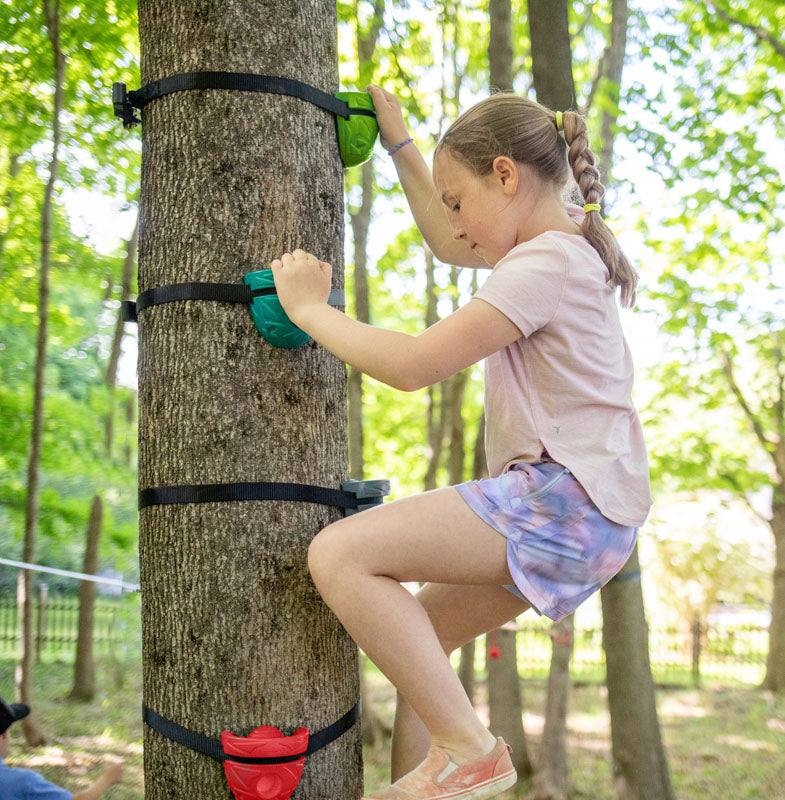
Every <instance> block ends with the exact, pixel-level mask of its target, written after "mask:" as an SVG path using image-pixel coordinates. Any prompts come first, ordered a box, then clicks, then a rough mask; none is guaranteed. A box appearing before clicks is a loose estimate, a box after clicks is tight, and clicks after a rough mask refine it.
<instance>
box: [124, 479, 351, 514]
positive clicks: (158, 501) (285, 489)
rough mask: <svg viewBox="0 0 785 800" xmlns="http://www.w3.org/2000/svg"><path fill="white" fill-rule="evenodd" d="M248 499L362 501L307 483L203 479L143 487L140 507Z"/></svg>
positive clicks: (346, 503)
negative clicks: (201, 480)
mask: <svg viewBox="0 0 785 800" xmlns="http://www.w3.org/2000/svg"><path fill="white" fill-rule="evenodd" d="M244 500H283V501H290V502H300V503H317V504H319V505H325V506H338V507H339V508H358V507H359V506H360V505H361V503H360V500H359V498H358V497H357V495H356V494H355V493H354V492H344V491H340V490H339V489H327V488H324V487H322V486H310V485H308V484H305V483H203V484H193V485H187V486H154V487H151V488H149V489H141V490H140V491H139V510H140V511H141V510H142V509H143V508H148V507H149V506H165V505H173V504H180V503H232V502H238V501H244Z"/></svg>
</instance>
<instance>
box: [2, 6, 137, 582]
mask: <svg viewBox="0 0 785 800" xmlns="http://www.w3.org/2000/svg"><path fill="white" fill-rule="evenodd" d="M0 31H2V33H3V37H2V39H3V44H2V45H0V46H1V47H2V48H3V52H4V57H3V60H2V65H1V66H0V70H2V77H3V80H2V81H0V103H2V106H3V114H2V117H0V275H1V276H2V280H0V308H2V315H0V418H2V419H3V421H4V424H3V425H2V426H1V427H0V521H2V524H3V534H2V540H1V541H0V543H1V544H2V550H3V553H4V554H5V555H8V556H12V557H13V556H18V555H20V552H21V551H20V543H21V539H22V532H23V528H24V516H25V509H24V492H25V486H26V476H27V458H28V455H27V451H28V447H29V441H30V433H31V432H30V419H31V410H32V385H33V370H34V366H35V359H36V336H37V328H38V291H39V286H38V275H39V262H40V248H41V244H40V238H41V234H40V225H41V205H42V202H43V195H44V183H45V181H46V178H47V170H48V164H49V160H50V158H51V147H52V145H51V141H52V94H53V86H54V66H53V65H54V60H53V54H52V49H51V45H50V42H49V38H48V35H47V31H46V27H45V20H44V17H43V12H42V10H41V6H40V4H38V3H32V2H20V3H14V4H13V6H12V5H11V4H2V5H0ZM60 36H61V46H62V50H63V53H64V57H65V62H66V72H65V87H64V88H65V91H64V112H63V117H62V123H63V125H62V127H63V131H62V136H63V144H62V148H61V153H60V161H61V169H60V173H59V180H58V182H57V183H56V186H55V190H56V197H55V202H56V205H55V208H54V219H53V230H52V269H51V279H50V284H51V285H50V297H49V304H48V310H49V326H48V343H47V361H46V369H45V379H44V380H45V399H44V408H45V423H44V434H43V436H44V438H43V452H42V459H41V496H40V514H39V530H40V536H39V543H38V548H37V557H38V558H39V559H40V560H41V561H42V562H43V563H51V564H53V565H57V566H59V567H64V568H67V569H77V570H79V569H81V558H82V550H83V547H84V536H85V530H86V526H87V518H88V514H89V508H90V503H91V501H92V497H93V495H94V494H95V493H96V492H101V493H102V494H103V495H104V496H105V499H106V504H105V515H104V530H105V531H107V532H108V535H107V536H105V537H104V541H103V544H102V551H101V556H102V566H117V567H119V568H120V569H123V570H124V571H128V570H131V571H132V572H133V573H135V572H136V569H137V568H136V563H135V562H136V558H135V555H134V551H135V528H136V520H135V513H134V497H133V494H134V491H133V487H134V485H135V479H134V475H133V471H132V469H131V466H130V465H128V464H127V463H126V461H125V458H122V459H121V458H119V457H118V455H119V454H117V452H116V455H115V457H113V458H107V456H106V453H105V443H104V433H103V428H104V418H105V416H106V415H107V413H109V411H110V408H111V406H110V399H111V393H110V389H109V387H107V385H106V383H105V378H104V375H105V371H106V362H107V358H108V354H109V345H110V342H111V337H112V335H113V331H114V326H115V321H116V319H117V313H118V312H117V305H118V304H117V303H116V301H113V300H112V298H111V296H110V297H109V299H108V300H107V299H106V297H105V295H106V290H107V281H112V282H113V283H116V282H117V280H118V278H119V275H120V269H121V264H122V257H121V256H117V255H112V256H107V255H103V254H101V253H99V252H97V251H96V250H95V248H94V247H93V246H92V245H91V244H90V243H89V242H88V241H87V240H86V239H85V238H83V237H81V236H79V235H77V234H75V233H74V232H73V231H72V230H71V223H70V220H69V219H68V217H67V215H66V213H65V210H64V207H63V204H62V197H63V195H64V194H65V193H67V192H69V191H70V190H73V189H76V188H80V187H87V188H89V189H91V190H93V191H99V192H104V193H106V194H107V195H112V196H120V197H121V198H123V199H124V200H125V201H128V200H130V199H132V198H133V197H134V196H135V194H136V191H137V186H138V181H139V174H138V173H139V147H138V142H136V141H135V140H134V139H133V138H132V137H127V136H124V135H123V134H122V128H121V127H120V126H118V125H115V123H114V121H113V116H112V109H111V81H112V80H113V79H115V78H116V79H120V80H123V79H124V80H127V81H129V82H130V83H133V82H134V81H135V80H136V79H135V78H134V77H133V75H134V74H135V73H136V69H135V67H134V68H132V65H133V64H135V62H136V60H137V55H136V54H137V52H138V46H137V44H136V6H135V3H132V2H129V0H118V1H116V2H115V1H113V0H108V1H107V2H88V3H81V4H76V3H68V2H63V3H61V21H60ZM7 110H8V111H7ZM126 392H127V390H124V389H118V390H116V391H115V395H116V396H117V398H116V399H118V400H119V399H122V397H123V396H124V393H126ZM119 416H120V415H119V414H118V415H117V417H118V419H117V420H116V422H115V440H116V441H119V442H124V440H126V439H127V438H128V436H131V437H133V438H135V432H134V431H133V430H132V429H130V428H129V427H128V426H127V425H126V424H125V423H123V422H122V421H121V419H120V418H119ZM8 575H9V570H7V569H6V568H3V570H2V574H0V581H3V580H4V579H6V578H7V577H8ZM50 583H51V581H50ZM69 586H70V589H71V591H75V590H76V588H77V587H76V585H75V584H74V583H73V582H70V584H69Z"/></svg>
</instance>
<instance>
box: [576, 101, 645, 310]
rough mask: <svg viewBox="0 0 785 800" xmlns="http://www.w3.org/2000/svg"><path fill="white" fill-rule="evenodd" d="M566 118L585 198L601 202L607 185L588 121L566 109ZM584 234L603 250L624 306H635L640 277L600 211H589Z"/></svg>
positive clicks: (581, 190)
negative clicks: (596, 155)
mask: <svg viewBox="0 0 785 800" xmlns="http://www.w3.org/2000/svg"><path fill="white" fill-rule="evenodd" d="M562 119H563V122H562V124H563V126H564V138H565V140H566V142H567V145H568V150H567V159H568V161H569V162H570V166H571V167H572V174H573V175H574V176H575V182H576V183H577V184H578V188H579V189H580V192H581V195H582V197H583V201H584V203H597V204H599V203H600V201H601V199H602V196H603V195H604V194H605V187H604V186H603V185H602V184H601V183H600V173H599V170H598V169H597V167H596V166H595V158H594V153H592V151H591V149H590V148H589V137H588V134H587V131H586V121H585V120H584V118H583V117H582V116H581V115H580V114H576V113H575V112H573V111H565V112H564V113H563V115H562ZM581 233H582V234H583V236H584V237H585V238H586V239H587V240H588V242H589V244H591V246H592V247H593V248H594V249H595V250H596V251H597V252H598V253H599V255H600V258H601V259H602V260H603V262H604V263H605V266H606V267H607V268H608V282H609V283H610V284H611V285H612V286H621V304H622V306H624V307H625V308H630V307H632V306H633V305H635V287H636V286H637V284H638V276H637V274H636V273H635V270H634V269H633V268H632V264H630V262H629V259H628V258H627V256H625V255H624V253H623V252H622V249H621V247H619V243H618V242H617V241H616V237H615V236H614V235H613V233H612V232H611V229H610V228H609V227H608V226H607V225H606V224H605V220H604V219H603V218H602V214H601V213H600V212H599V211H596V210H589V211H587V212H586V215H585V217H584V219H583V224H582V225H581Z"/></svg>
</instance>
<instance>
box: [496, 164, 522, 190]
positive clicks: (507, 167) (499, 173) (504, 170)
mask: <svg viewBox="0 0 785 800" xmlns="http://www.w3.org/2000/svg"><path fill="white" fill-rule="evenodd" d="M493 177H494V178H495V180H496V181H497V182H498V184H499V185H500V186H501V187H502V190H503V191H504V192H505V193H509V194H515V190H516V189H517V188H518V178H519V175H518V165H517V164H516V163H515V162H514V161H513V160H512V159H511V158H508V157H507V156H496V158H495V159H494V160H493Z"/></svg>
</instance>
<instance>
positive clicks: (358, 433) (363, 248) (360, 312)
mask: <svg viewBox="0 0 785 800" xmlns="http://www.w3.org/2000/svg"><path fill="white" fill-rule="evenodd" d="M358 24H359V23H358ZM360 169H361V171H362V178H361V180H362V191H363V193H362V202H361V204H360V208H359V209H358V210H357V211H356V212H355V213H353V214H352V215H351V217H350V218H351V221H352V238H353V239H354V309H355V315H356V317H357V319H358V320H359V321H360V322H365V323H368V322H370V318H371V313H370V301H369V298H368V228H369V226H370V224H371V209H372V208H373V200H374V197H373V159H372V158H371V159H369V160H368V161H366V162H365V163H364V164H363V165H362V167H360ZM363 444H364V436H363V375H362V372H360V371H359V370H356V369H354V367H351V368H350V369H349V465H350V471H351V476H352V478H354V479H355V480H358V481H361V480H363V478H364V477H365V460H364V456H363Z"/></svg>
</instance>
